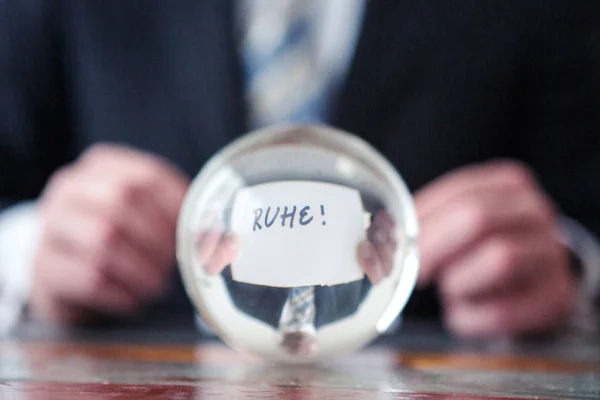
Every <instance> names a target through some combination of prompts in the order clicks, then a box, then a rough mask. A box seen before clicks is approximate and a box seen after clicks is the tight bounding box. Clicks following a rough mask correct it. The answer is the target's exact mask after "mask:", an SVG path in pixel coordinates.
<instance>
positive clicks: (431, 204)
mask: <svg viewBox="0 0 600 400" xmlns="http://www.w3.org/2000/svg"><path fill="white" fill-rule="evenodd" d="M534 185H535V179H534V177H533V175H532V174H531V172H530V170H529V169H528V168H527V167H525V166H523V165H522V164H520V163H517V162H515V161H492V162H488V163H482V164H477V165H469V166H466V167H463V168H460V169H457V170H454V171H452V172H450V173H448V174H445V175H443V176H441V177H440V178H438V179H436V180H435V181H433V182H432V183H430V184H428V185H427V186H425V187H423V188H422V189H421V190H419V191H418V192H417V193H416V195H415V202H416V203H417V205H418V206H417V211H418V214H419V218H425V217H427V215H429V214H430V213H432V212H434V211H435V210H437V209H438V208H440V207H444V206H445V205H446V204H447V203H448V202H449V201H451V200H453V199H454V198H455V197H457V196H461V195H464V194H465V193H467V192H470V191H474V190H475V191H480V190H487V189H490V188H497V187H507V186H534Z"/></svg>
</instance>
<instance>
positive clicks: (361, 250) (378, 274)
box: [356, 240, 385, 285]
mask: <svg viewBox="0 0 600 400" xmlns="http://www.w3.org/2000/svg"><path fill="white" fill-rule="evenodd" d="M356 254H357V260H358V264H359V265H360V266H361V268H362V269H363V271H364V272H365V274H367V277H368V278H369V280H370V281H371V283H372V284H374V285H376V284H378V283H379V282H380V281H381V280H382V279H383V278H384V277H385V274H384V271H383V267H382V261H381V260H380V258H379V255H378V253H377V248H376V247H375V245H374V244H373V243H371V242H370V241H368V240H363V241H362V242H360V243H359V245H358V247H357V253H356Z"/></svg>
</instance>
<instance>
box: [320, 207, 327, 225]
mask: <svg viewBox="0 0 600 400" xmlns="http://www.w3.org/2000/svg"><path fill="white" fill-rule="evenodd" d="M321 215H322V216H325V207H324V206H323V205H321ZM323 225H327V222H325V220H323Z"/></svg>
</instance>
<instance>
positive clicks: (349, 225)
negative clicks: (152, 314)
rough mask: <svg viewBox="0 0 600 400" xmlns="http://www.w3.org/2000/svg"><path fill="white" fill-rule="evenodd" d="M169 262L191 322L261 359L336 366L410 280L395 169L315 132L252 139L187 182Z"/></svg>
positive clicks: (407, 216) (412, 269)
mask: <svg viewBox="0 0 600 400" xmlns="http://www.w3.org/2000/svg"><path fill="white" fill-rule="evenodd" d="M177 258H178V261H179V265H180V270H181V274H182V277H183V281H184V285H185V287H186V291H187V293H188V295H189V297H190V299H191V301H192V303H193V304H194V306H195V307H196V309H197V311H198V313H199V315H200V317H201V318H202V320H203V321H204V322H206V323H207V324H208V325H209V326H210V328H211V329H212V330H213V331H214V332H215V333H216V334H217V335H218V336H219V337H220V338H221V339H222V340H223V341H224V342H225V343H227V344H229V345H230V346H231V347H233V348H235V349H238V350H240V351H244V352H248V353H251V354H254V355H256V356H259V357H262V358H264V359H268V360H277V361H283V362H307V361H315V360H322V359H326V358H330V357H334V356H338V355H343V354H346V353H349V352H352V351H355V350H356V349H358V348H360V347H362V346H364V345H366V344H368V343H369V342H371V341H372V340H373V339H375V338H376V337H377V336H378V335H380V334H382V333H383V332H385V331H386V330H387V329H388V328H389V327H390V325H391V324H392V323H393V322H394V321H395V320H396V318H397V316H398V315H399V313H401V311H402V309H403V308H404V306H405V304H406V302H407V301H408V299H409V297H410V294H411V293H412V291H413V288H414V286H415V283H416V279H417V273H418V264H419V262H418V225H417V217H416V212H415V210H414V205H413V202H412V198H411V196H410V193H409V191H408V189H407V187H406V185H405V184H404V182H403V180H402V179H401V177H400V176H399V175H398V173H397V172H396V171H395V169H394V167H393V166H392V165H391V164H390V163H389V162H388V161H387V160H386V159H385V158H384V157H383V156H382V155H381V154H380V153H378V152H377V151H376V150H375V149H374V148H373V147H371V146H370V145H369V144H368V143H366V142H365V141H364V140H362V139H360V138H359V137H357V136H354V135H351V134H349V133H346V132H342V131H339V130H336V129H333V128H330V127H327V126H321V125H281V126H272V127H268V128H265V129H261V130H258V131H255V132H251V133H249V134H247V135H245V136H243V137H241V138H240V139H238V140H236V141H234V142H232V143H231V144H229V145H228V146H226V147H225V148H223V149H222V150H221V151H220V152H219V153H217V154H216V155H215V156H214V157H213V158H212V159H211V160H209V162H208V163H206V165H205V166H204V167H203V168H202V170H201V171H200V172H199V174H198V175H197V177H196V178H195V179H194V181H193V182H192V185H191V187H190V189H189V192H188V194H187V195H186V199H185V201H184V204H183V206H182V210H181V214H180V218H179V224H178V231H177Z"/></svg>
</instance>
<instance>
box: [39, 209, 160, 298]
mask: <svg viewBox="0 0 600 400" xmlns="http://www.w3.org/2000/svg"><path fill="white" fill-rule="evenodd" d="M62 221H63V223H62V224H52V225H50V226H49V227H48V235H49V237H48V241H49V243H50V244H51V245H53V246H54V247H56V248H58V249H63V250H64V251H67V252H68V253H69V254H71V255H72V257H74V258H76V259H78V260H80V262H81V267H80V268H88V269H97V270H99V273H102V274H106V275H107V276H108V277H110V278H111V279H113V280H114V281H115V282H119V283H120V284H121V285H122V286H123V287H125V288H126V289H127V290H129V291H130V293H132V294H134V295H135V296H136V297H138V298H140V299H149V298H153V297H156V296H158V295H159V294H160V293H162V292H163V291H164V290H165V288H166V286H167V280H166V275H167V274H168V271H166V270H165V269H164V268H163V267H162V265H160V263H157V261H151V260H150V259H149V258H148V257H146V256H145V255H144V254H142V253H140V251H139V250H138V249H136V248H135V247H133V246H132V245H131V244H130V243H129V241H128V240H124V239H123V234H122V232H121V229H120V227H119V226H118V225H113V224H110V223H107V222H106V221H103V220H100V219H98V218H95V217H92V216H89V215H87V214H82V213H79V214H66V215H64V216H63V218H62Z"/></svg>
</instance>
